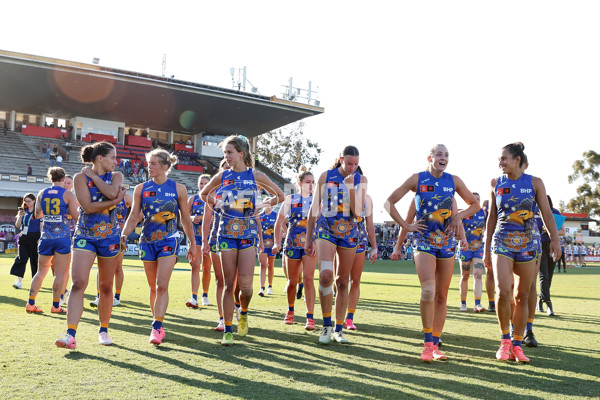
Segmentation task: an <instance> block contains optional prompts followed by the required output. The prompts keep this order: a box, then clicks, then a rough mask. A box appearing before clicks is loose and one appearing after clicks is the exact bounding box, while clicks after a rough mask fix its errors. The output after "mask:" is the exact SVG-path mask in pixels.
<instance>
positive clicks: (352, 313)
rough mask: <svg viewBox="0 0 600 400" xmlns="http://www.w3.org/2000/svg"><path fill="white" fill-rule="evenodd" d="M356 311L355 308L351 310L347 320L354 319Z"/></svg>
mask: <svg viewBox="0 0 600 400" xmlns="http://www.w3.org/2000/svg"><path fill="white" fill-rule="evenodd" d="M354 311H356V310H355V309H354V308H349V309H348V315H346V319H352V320H353V319H354Z"/></svg>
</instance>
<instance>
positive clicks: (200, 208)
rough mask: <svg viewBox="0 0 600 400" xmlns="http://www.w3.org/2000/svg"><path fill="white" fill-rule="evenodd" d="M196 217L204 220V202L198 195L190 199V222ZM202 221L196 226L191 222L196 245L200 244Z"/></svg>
mask: <svg viewBox="0 0 600 400" xmlns="http://www.w3.org/2000/svg"><path fill="white" fill-rule="evenodd" d="M198 216H199V217H200V218H202V219H204V202H203V201H202V199H201V198H200V195H199V194H196V195H194V198H193V199H192V215H191V217H192V221H193V220H194V218H195V217H198ZM202 219H201V220H200V223H198V224H195V223H193V222H192V225H193V226H194V236H196V244H198V245H200V244H201V243H202Z"/></svg>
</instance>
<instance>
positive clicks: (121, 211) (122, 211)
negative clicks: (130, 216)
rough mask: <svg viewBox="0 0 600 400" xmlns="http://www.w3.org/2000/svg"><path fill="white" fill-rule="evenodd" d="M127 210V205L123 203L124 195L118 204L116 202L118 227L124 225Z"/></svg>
mask: <svg viewBox="0 0 600 400" xmlns="http://www.w3.org/2000/svg"><path fill="white" fill-rule="evenodd" d="M128 211H129V207H127V204H126V203H125V197H123V200H121V202H120V203H119V204H117V224H119V228H121V230H122V229H123V226H125V220H126V219H127V212H128Z"/></svg>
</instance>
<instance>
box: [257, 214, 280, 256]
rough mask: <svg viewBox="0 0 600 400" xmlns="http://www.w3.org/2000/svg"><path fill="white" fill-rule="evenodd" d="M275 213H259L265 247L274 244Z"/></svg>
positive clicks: (268, 247)
mask: <svg viewBox="0 0 600 400" xmlns="http://www.w3.org/2000/svg"><path fill="white" fill-rule="evenodd" d="M276 220H277V213H276V212H274V211H271V213H270V214H268V215H267V214H265V213H261V214H260V226H261V228H262V235H263V242H264V245H265V248H267V249H270V248H271V247H273V245H274V244H275V221H276Z"/></svg>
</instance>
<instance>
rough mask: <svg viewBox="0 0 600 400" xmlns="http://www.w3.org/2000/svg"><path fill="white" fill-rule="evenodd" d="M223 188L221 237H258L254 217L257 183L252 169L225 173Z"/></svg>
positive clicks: (222, 181) (229, 170)
mask: <svg viewBox="0 0 600 400" xmlns="http://www.w3.org/2000/svg"><path fill="white" fill-rule="evenodd" d="M221 186H222V188H223V190H222V192H221V203H220V205H221V221H220V222H219V233H218V235H219V237H224V238H230V239H248V238H255V237H257V235H258V226H257V224H256V218H255V217H254V205H255V203H256V182H255V181H254V172H253V170H252V168H248V169H246V170H245V171H242V172H235V171H234V170H232V169H228V170H225V171H223V175H222V177H221Z"/></svg>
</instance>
